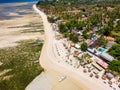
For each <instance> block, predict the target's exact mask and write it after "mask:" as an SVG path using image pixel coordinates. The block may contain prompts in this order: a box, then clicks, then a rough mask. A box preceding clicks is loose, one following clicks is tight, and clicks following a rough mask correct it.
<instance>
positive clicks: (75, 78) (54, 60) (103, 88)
mask: <svg viewBox="0 0 120 90" xmlns="http://www.w3.org/2000/svg"><path fill="white" fill-rule="evenodd" d="M33 8H34V9H35V11H36V12H37V13H39V14H40V16H41V17H42V19H43V24H44V30H45V43H44V46H43V49H42V53H41V56H40V64H41V66H42V67H43V68H44V69H45V70H46V71H45V72H46V73H48V72H50V71H52V72H54V73H52V74H53V75H52V76H53V77H56V75H57V74H58V76H59V75H62V76H63V75H65V76H67V80H65V81H63V82H64V84H58V85H57V84H56V85H55V86H54V85H53V83H54V82H56V80H55V79H54V78H53V77H52V76H50V74H47V75H48V76H49V77H50V78H49V79H52V80H53V81H54V82H48V81H49V80H46V78H43V77H45V76H44V74H42V75H40V76H38V77H37V78H36V79H35V80H33V82H31V83H30V85H28V87H27V88H26V90H112V89H111V88H110V87H109V86H107V85H105V84H104V83H103V82H102V81H101V80H97V79H95V78H90V77H89V76H87V75H86V74H84V73H83V72H82V70H81V69H80V70H78V69H75V68H73V67H71V66H69V65H68V64H66V63H65V62H63V63H58V61H60V60H61V59H60V58H59V57H58V56H57V55H56V54H57V52H56V51H55V50H54V41H55V36H54V31H52V28H51V25H50V24H49V23H48V21H47V16H46V15H45V14H44V13H43V12H41V11H39V10H38V9H37V8H36V5H34V6H33ZM59 73H61V74H59ZM45 75H46V74H45ZM69 79H70V80H69ZM58 80H59V79H58ZM63 82H61V83H63ZM48 83H50V84H48ZM51 85H52V86H51ZM70 86H71V88H69V89H68V87H70ZM36 87H37V88H36ZM53 87H54V89H53ZM78 88H79V89H78Z"/></svg>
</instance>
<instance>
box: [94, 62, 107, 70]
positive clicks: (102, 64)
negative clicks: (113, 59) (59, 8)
mask: <svg viewBox="0 0 120 90" xmlns="http://www.w3.org/2000/svg"><path fill="white" fill-rule="evenodd" d="M96 62H97V63H98V64H99V65H100V66H102V67H103V68H105V69H106V68H108V64H107V63H105V62H103V61H102V60H96Z"/></svg>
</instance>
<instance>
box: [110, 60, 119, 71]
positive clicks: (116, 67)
mask: <svg viewBox="0 0 120 90" xmlns="http://www.w3.org/2000/svg"><path fill="white" fill-rule="evenodd" d="M109 69H110V70H112V71H115V72H118V73H120V60H113V61H112V62H110V65H109Z"/></svg>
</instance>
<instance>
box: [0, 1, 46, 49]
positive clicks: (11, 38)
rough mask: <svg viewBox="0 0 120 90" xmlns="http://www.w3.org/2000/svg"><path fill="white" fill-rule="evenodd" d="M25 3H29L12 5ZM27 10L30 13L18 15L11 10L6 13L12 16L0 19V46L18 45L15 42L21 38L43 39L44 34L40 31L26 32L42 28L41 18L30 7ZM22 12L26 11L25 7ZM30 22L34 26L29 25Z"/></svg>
mask: <svg viewBox="0 0 120 90" xmlns="http://www.w3.org/2000/svg"><path fill="white" fill-rule="evenodd" d="M27 4H29V3H20V4H14V6H21V7H22V6H23V5H27ZM10 7H12V6H10ZM4 8H5V7H4ZM22 9H23V8H22ZM29 11H31V13H30V14H24V15H19V13H17V12H16V11H12V12H9V13H8V16H12V17H13V18H11V19H5V20H0V48H5V47H13V46H16V45H18V43H17V42H18V41H21V40H28V39H35V40H36V39H44V34H43V33H41V32H27V31H28V30H33V31H34V30H37V29H41V30H43V25H42V24H43V23H42V20H41V18H40V17H38V16H37V15H36V14H35V12H34V10H32V8H31V9H29V10H28V12H29ZM23 12H27V10H26V8H25V10H24V11H23ZM16 16H18V17H16ZM3 18H5V17H3ZM31 24H34V25H35V26H36V28H35V27H34V26H33V27H32V26H30V25H31ZM36 24H38V25H36ZM26 26H27V27H26ZM28 26H30V27H28ZM24 32H27V33H24Z"/></svg>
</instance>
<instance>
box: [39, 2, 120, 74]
mask: <svg viewBox="0 0 120 90" xmlns="http://www.w3.org/2000/svg"><path fill="white" fill-rule="evenodd" d="M46 4H47V5H46ZM37 6H38V7H39V8H40V9H41V10H43V11H44V12H45V13H46V14H48V16H50V17H51V18H48V20H49V22H51V23H53V22H54V23H56V22H57V21H60V22H59V24H58V25H59V31H60V32H61V33H62V34H63V35H64V37H66V38H69V39H70V40H71V41H73V42H74V43H76V42H79V41H83V40H88V41H92V39H93V41H94V40H95V39H96V38H97V40H96V41H97V42H96V45H99V46H100V47H104V48H106V45H107V43H108V42H109V41H107V40H106V39H105V37H112V38H115V40H116V42H117V43H118V44H117V45H114V46H113V47H112V48H110V50H109V51H108V52H109V54H110V55H112V56H113V57H114V58H115V59H118V61H119V60H120V54H119V53H120V45H119V44H120V0H59V1H58V2H39V3H38V4H37ZM56 17H57V19H56ZM94 34H96V37H95V38H93V37H92V36H93V35H94ZM88 44H89V43H88ZM96 45H95V46H96ZM88 46H89V45H87V43H83V44H82V45H81V50H82V51H86V50H87V47H88ZM107 48H109V46H108V47H107ZM95 52H96V51H95ZM118 61H113V62H111V64H110V66H109V68H110V70H113V71H117V72H119V70H117V69H116V68H120V65H118V67H117V66H115V65H116V64H114V63H117V62H118ZM118 63H119V62H118ZM112 67H113V69H112ZM114 67H115V68H114Z"/></svg>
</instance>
